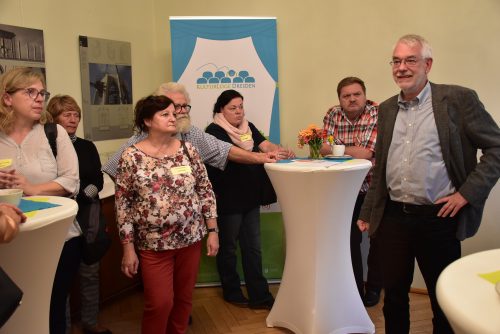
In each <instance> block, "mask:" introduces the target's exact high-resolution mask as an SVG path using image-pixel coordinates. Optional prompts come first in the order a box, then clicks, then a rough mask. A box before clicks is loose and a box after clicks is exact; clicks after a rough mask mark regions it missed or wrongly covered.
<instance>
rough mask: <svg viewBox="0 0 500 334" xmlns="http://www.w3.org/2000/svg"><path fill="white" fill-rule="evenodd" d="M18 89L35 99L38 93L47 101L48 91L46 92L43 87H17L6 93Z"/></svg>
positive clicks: (11, 92)
mask: <svg viewBox="0 0 500 334" xmlns="http://www.w3.org/2000/svg"><path fill="white" fill-rule="evenodd" d="M20 90H22V91H24V92H25V93H26V94H27V95H28V96H29V97H30V98H32V99H33V100H36V99H37V98H38V95H40V96H41V97H42V98H43V100H44V101H45V102H47V101H48V100H49V98H50V93H49V92H47V91H46V90H45V89H42V90H38V89H36V88H32V87H29V88H19V89H15V90H13V91H10V92H7V93H9V94H13V93H15V92H18V91H20Z"/></svg>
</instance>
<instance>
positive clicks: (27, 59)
mask: <svg viewBox="0 0 500 334" xmlns="http://www.w3.org/2000/svg"><path fill="white" fill-rule="evenodd" d="M19 66H27V67H31V68H35V69H37V68H39V69H40V72H42V73H43V74H45V50H44V42H43V30H39V29H30V28H24V27H17V26H11V25H6V24H0V75H1V74H3V73H5V72H7V71H8V70H10V69H12V68H15V67H19Z"/></svg>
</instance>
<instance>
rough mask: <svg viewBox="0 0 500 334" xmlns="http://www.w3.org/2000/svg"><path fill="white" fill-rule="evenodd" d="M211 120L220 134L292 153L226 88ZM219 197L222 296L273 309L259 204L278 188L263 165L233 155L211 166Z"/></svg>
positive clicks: (247, 145)
mask: <svg viewBox="0 0 500 334" xmlns="http://www.w3.org/2000/svg"><path fill="white" fill-rule="evenodd" d="M213 119H214V121H213V123H211V124H210V125H209V126H208V127H207V129H206V132H208V133H210V134H211V135H213V136H215V137H216V138H217V139H220V140H223V141H225V142H228V143H231V144H233V145H236V146H238V147H240V148H242V149H244V150H246V151H249V152H271V151H278V150H279V151H281V153H282V154H283V157H284V158H291V157H294V156H295V155H294V153H293V152H292V151H289V150H282V149H280V147H279V146H278V145H276V144H273V143H271V142H270V141H269V140H267V139H266V138H265V137H264V136H263V135H262V134H261V133H260V131H259V130H258V129H257V128H256V127H255V126H254V125H253V124H252V123H251V122H249V121H247V119H246V118H245V110H244V108H243V96H242V95H241V94H240V93H239V92H237V91H235V90H226V91H224V92H222V94H221V95H220V96H219V97H218V98H217V102H216V103H215V105H214V109H213ZM207 170H208V175H209V177H210V181H211V182H212V185H213V187H214V192H215V195H216V199H217V215H218V217H219V240H220V249H219V254H217V270H218V271H219V276H220V280H221V284H222V292H223V297H224V300H226V301H227V302H229V303H232V304H234V305H236V306H240V307H247V306H248V307H250V308H265V309H270V308H271V307H272V305H273V303H274V298H273V296H272V295H271V293H270V292H269V286H268V284H267V280H266V278H265V277H264V275H263V273H262V255H261V245H260V206H261V205H268V204H271V203H273V202H276V194H275V193H274V189H273V188H272V185H271V184H270V181H269V179H268V177H267V174H266V172H265V170H264V167H263V165H246V164H241V163H236V162H233V161H229V162H228V163H227V166H226V168H225V169H224V171H221V170H218V169H215V168H213V167H209V166H207ZM238 242H239V245H240V249H241V260H242V266H243V274H244V276H245V283H246V288H247V293H248V299H247V298H246V297H245V296H244V295H243V293H242V291H241V288H240V277H239V275H238V273H237V271H236V262H237V259H236V247H237V243H238Z"/></svg>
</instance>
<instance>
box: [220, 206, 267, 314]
mask: <svg viewBox="0 0 500 334" xmlns="http://www.w3.org/2000/svg"><path fill="white" fill-rule="evenodd" d="M218 225H219V243H220V248H219V253H218V254H217V270H218V272H219V277H220V280H221V285H222V292H223V296H224V299H226V300H228V301H231V300H237V299H241V298H242V297H243V294H242V291H241V288H240V276H239V275H238V272H237V271H236V264H237V261H238V259H237V256H236V251H237V245H238V243H239V245H240V250H241V264H242V267H243V275H244V276H245V283H246V288H247V292H248V299H249V303H250V305H259V304H263V303H266V302H268V301H270V300H273V295H272V294H271V293H270V292H269V285H268V284H267V280H266V278H265V277H264V274H263V273H262V252H261V242H260V207H255V208H253V209H251V210H249V211H247V212H244V213H235V214H220V215H219V217H218Z"/></svg>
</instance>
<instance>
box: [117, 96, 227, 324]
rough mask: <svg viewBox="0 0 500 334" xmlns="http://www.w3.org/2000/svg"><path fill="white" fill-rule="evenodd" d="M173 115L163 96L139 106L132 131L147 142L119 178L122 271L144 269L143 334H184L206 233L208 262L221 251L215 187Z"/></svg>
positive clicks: (134, 149) (131, 151) (125, 160)
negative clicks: (181, 135)
mask: <svg viewBox="0 0 500 334" xmlns="http://www.w3.org/2000/svg"><path fill="white" fill-rule="evenodd" d="M175 115H176V108H175V106H174V104H173V102H172V101H171V100H170V99H169V98H167V97H165V96H148V97H146V98H144V99H142V100H140V101H139V102H138V103H137V105H136V107H135V126H136V128H137V129H138V130H140V131H145V132H147V133H148V136H147V137H146V138H145V139H144V140H143V141H141V142H138V143H137V144H135V145H134V146H131V147H129V148H128V149H126V150H125V151H124V152H123V155H122V158H121V160H120V164H119V167H118V173H117V176H116V185H117V190H116V207H117V219H118V229H119V233H120V239H121V241H122V244H123V260H122V271H123V273H124V274H125V275H126V276H128V277H132V276H133V275H135V274H136V273H137V269H138V266H139V264H140V265H141V272H142V279H143V284H144V304H145V305H144V313H143V319H142V333H143V334H144V333H185V332H186V331H187V326H188V319H189V314H190V312H191V307H192V293H193V289H194V284H195V281H196V275H197V272H198V267H199V262H200V255H201V240H202V239H203V237H204V236H205V235H206V234H207V231H208V239H207V249H208V254H207V255H209V256H215V255H216V254H217V251H218V248H219V239H218V234H217V233H218V230H217V221H216V217H217V213H216V211H217V210H216V205H215V196H214V193H213V191H212V185H211V184H210V181H209V180H208V176H207V172H206V169H205V167H204V165H203V162H202V161H201V159H200V156H199V154H198V152H197V151H196V149H195V148H194V147H193V146H191V145H190V143H185V142H181V141H180V140H178V139H177V138H176V136H175V135H176V132H177V130H176V117H175ZM134 245H135V247H136V248H137V249H138V254H136V251H135V249H134Z"/></svg>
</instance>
